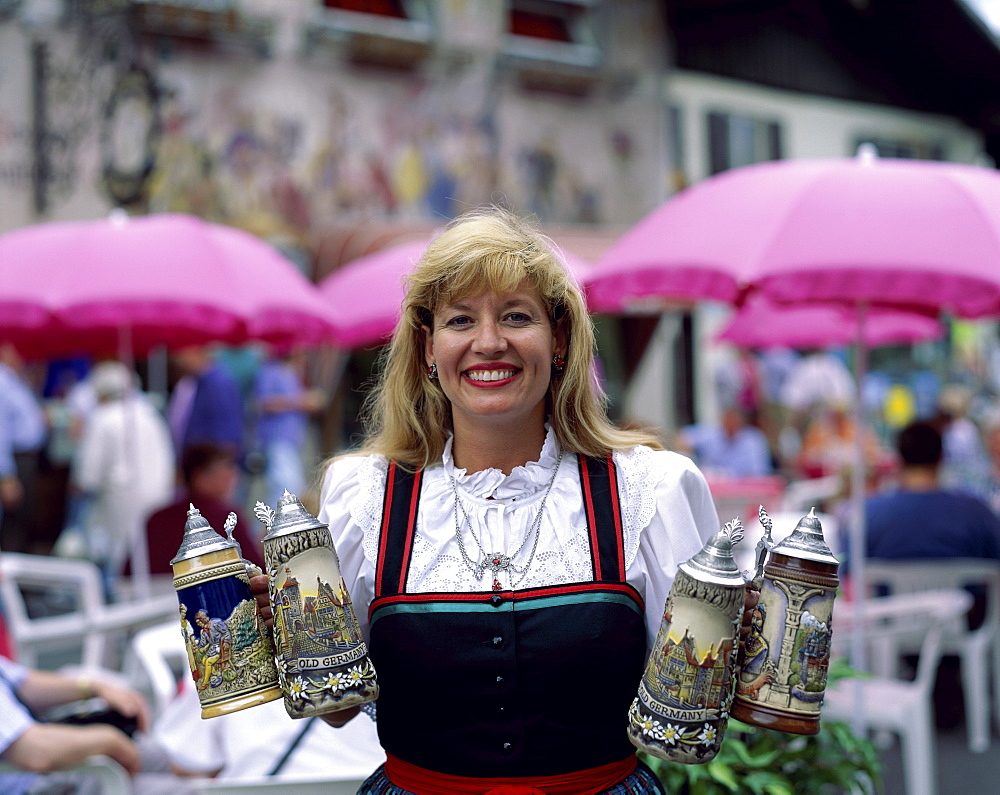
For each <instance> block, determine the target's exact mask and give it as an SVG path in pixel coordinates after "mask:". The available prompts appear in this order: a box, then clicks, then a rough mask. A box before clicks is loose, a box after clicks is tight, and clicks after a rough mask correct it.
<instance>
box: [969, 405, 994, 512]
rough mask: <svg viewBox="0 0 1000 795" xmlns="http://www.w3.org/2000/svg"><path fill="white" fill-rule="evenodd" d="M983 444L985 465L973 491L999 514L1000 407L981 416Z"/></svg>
mask: <svg viewBox="0 0 1000 795" xmlns="http://www.w3.org/2000/svg"><path fill="white" fill-rule="evenodd" d="M983 445H984V447H985V448H986V457H987V466H986V470H985V472H984V473H983V475H982V477H980V478H979V479H977V482H976V485H975V487H974V488H973V491H974V493H975V494H977V495H978V496H980V497H981V498H982V499H983V500H984V501H985V502H986V504H987V505H989V506H990V509H991V510H992V511H993V513H994V514H996V515H997V516H1000V409H994V410H993V411H991V412H989V413H988V414H987V415H986V416H985V417H984V418H983Z"/></svg>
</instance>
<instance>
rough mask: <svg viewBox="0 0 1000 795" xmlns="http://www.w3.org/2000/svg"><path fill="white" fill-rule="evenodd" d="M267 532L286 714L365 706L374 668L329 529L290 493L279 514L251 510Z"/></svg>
mask: <svg viewBox="0 0 1000 795" xmlns="http://www.w3.org/2000/svg"><path fill="white" fill-rule="evenodd" d="M254 512H255V514H256V515H257V518H258V519H260V521H261V522H263V523H264V524H265V525H266V526H267V527H268V530H269V532H268V534H267V535H266V536H265V538H264V559H265V562H266V565H267V572H266V573H267V577H268V584H269V591H270V600H271V609H272V612H273V614H274V629H273V635H274V647H275V657H276V661H277V664H278V677H279V680H280V682H281V688H282V690H283V692H284V694H285V709H286V711H287V712H288V714H289V715H290V716H291V717H293V718H299V717H306V716H308V715H317V714H322V713H323V712H328V711H331V710H335V709H344V708H346V707H348V706H353V705H354V704H361V703H366V702H368V701H371V700H373V699H374V698H375V697H376V696H377V695H378V685H377V682H376V676H375V669H374V667H373V666H372V664H371V661H370V660H369V659H368V649H367V646H366V644H365V642H364V639H363V638H362V635H361V628H360V626H359V624H358V619H357V614H356V613H355V612H354V607H353V604H352V602H351V596H350V594H349V593H348V590H347V587H346V585H345V584H344V580H343V577H342V575H341V572H340V563H339V560H338V558H337V554H336V550H335V549H334V547H333V542H332V540H331V539H330V534H329V531H328V530H327V527H326V525H323V524H321V523H319V522H318V521H317V520H316V519H315V517H313V516H312V515H311V514H309V513H308V512H307V511H306V510H305V509H304V508H303V507H302V504H301V502H299V500H298V499H297V498H296V497H295V496H294V495H292V494H289V493H288V492H287V491H286V492H285V494H284V495H283V496H282V497H281V499H280V500H279V502H278V506H277V511H275V510H273V509H271V508H270V507H269V506H267V505H265V504H264V503H260V502H258V503H257V506H256V507H255V509H254Z"/></svg>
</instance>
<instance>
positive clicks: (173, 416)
mask: <svg viewBox="0 0 1000 795" xmlns="http://www.w3.org/2000/svg"><path fill="white" fill-rule="evenodd" d="M174 362H175V363H176V364H177V367H178V368H179V370H180V372H181V378H180V380H178V382H177V384H176V385H175V386H174V390H173V394H172V395H171V397H170V403H169V405H168V407H167V417H168V421H169V423H170V432H171V436H172V437H173V440H174V448H175V450H176V452H177V457H178V458H183V456H184V451H185V450H186V449H187V448H188V447H191V446H192V445H196V444H214V445H218V446H220V447H225V448H227V449H228V450H229V451H230V452H231V453H232V454H233V456H234V457H235V458H236V460H237V461H239V462H241V463H242V458H243V435H244V427H243V414H244V412H243V399H242V397H241V395H240V388H239V384H238V383H237V381H236V379H235V378H234V377H233V376H232V375H231V374H230V372H229V371H228V370H227V369H226V368H225V367H224V366H223V365H222V364H220V363H219V362H218V361H216V359H215V357H214V356H213V354H212V349H211V348H210V347H209V346H206V345H196V346H191V347H188V348H183V349H181V350H178V351H177V352H176V353H175V354H174Z"/></svg>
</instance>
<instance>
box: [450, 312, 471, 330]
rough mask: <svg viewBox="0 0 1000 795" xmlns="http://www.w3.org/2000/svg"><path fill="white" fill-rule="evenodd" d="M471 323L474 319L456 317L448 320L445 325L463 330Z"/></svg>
mask: <svg viewBox="0 0 1000 795" xmlns="http://www.w3.org/2000/svg"><path fill="white" fill-rule="evenodd" d="M471 322H472V319H471V318H470V317H468V316H467V315H456V316H455V317H451V318H448V320H447V321H445V325H446V326H449V327H451V328H462V327H463V326H467V325H469V323H471Z"/></svg>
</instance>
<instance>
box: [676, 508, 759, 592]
mask: <svg viewBox="0 0 1000 795" xmlns="http://www.w3.org/2000/svg"><path fill="white" fill-rule="evenodd" d="M742 538H743V525H742V524H741V523H740V520H739V519H738V518H737V519H734V520H733V521H732V522H728V523H727V524H726V526H725V527H723V528H722V529H721V530H720V531H719V532H718V533H716V534H715V535H714V536H712V537H711V538H710V539H708V541H706V542H705V546H703V547H702V548H701V550H700V551H699V552H697V553H696V554H695V555H694V556H693V557H692V558H690V559H689V560H686V561H684V562H683V563H682V564H681V565H680V567H679V568H680V569H681V571H683V572H684V573H685V574H687V575H689V576H691V577H693V578H694V579H696V580H700V581H702V582H710V583H714V584H716V585H743V584H744V583H745V582H746V581H745V580H744V578H743V575H742V574H741V573H740V569H739V567H738V566H737V565H736V559H735V558H734V557H733V547H734V546H735V545H736V544H738V543H739V542H740V540H741V539H742Z"/></svg>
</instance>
